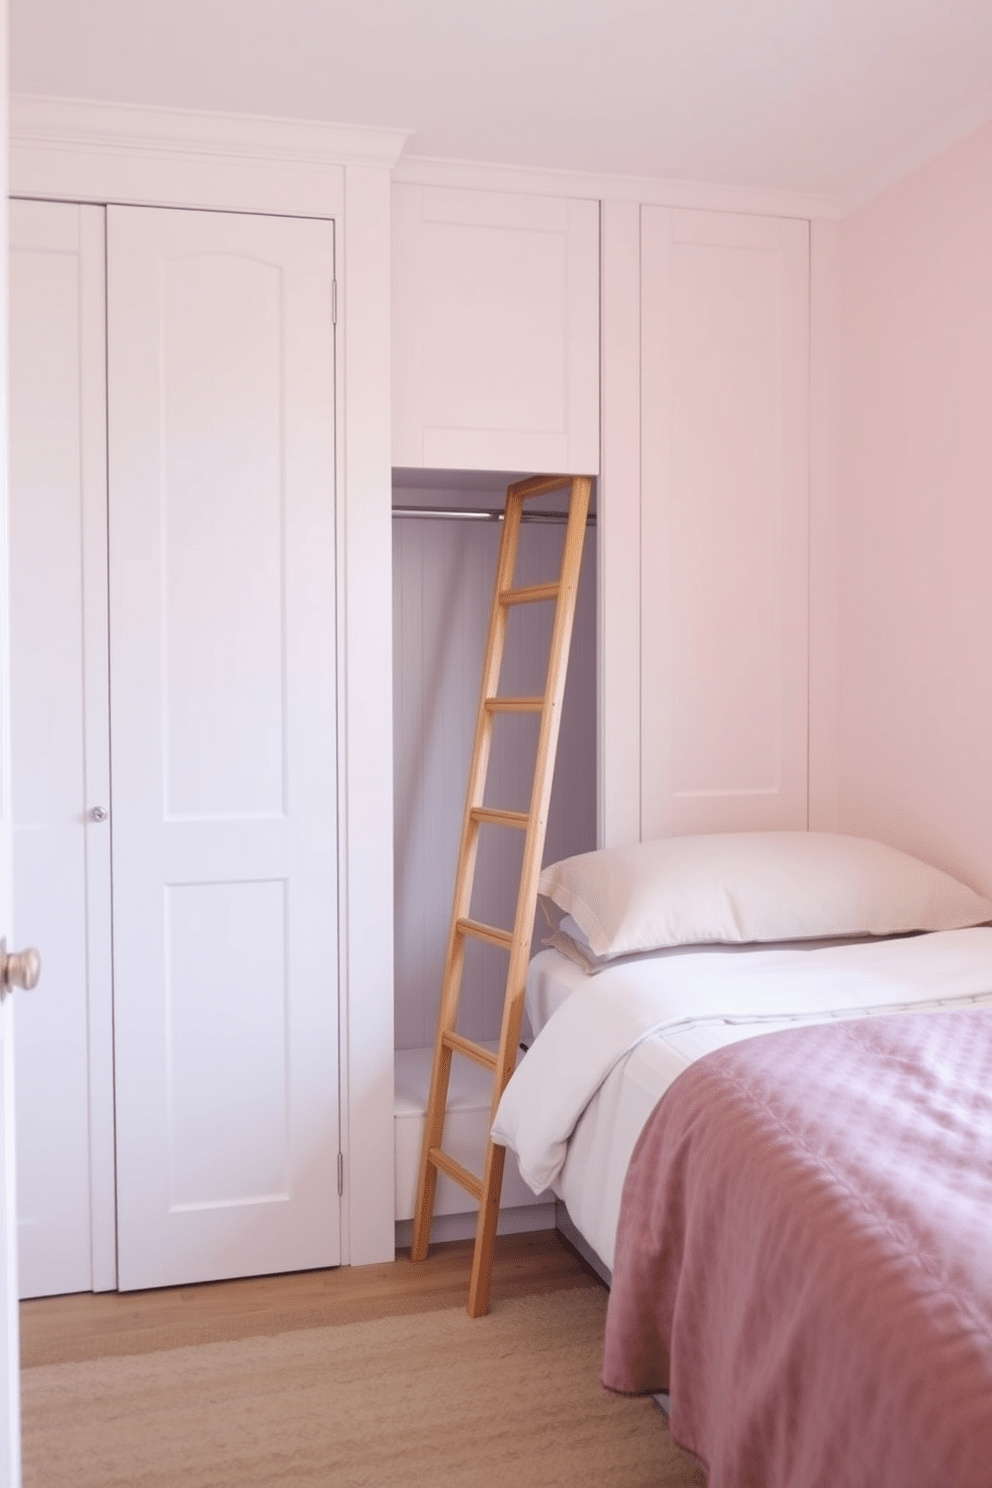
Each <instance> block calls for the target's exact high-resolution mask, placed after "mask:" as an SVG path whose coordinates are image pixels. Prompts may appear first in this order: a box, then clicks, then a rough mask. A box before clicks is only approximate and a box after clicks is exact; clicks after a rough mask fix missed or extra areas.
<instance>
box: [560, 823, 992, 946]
mask: <svg viewBox="0 0 992 1488" xmlns="http://www.w3.org/2000/svg"><path fill="white" fill-rule="evenodd" d="M539 892H540V893H541V895H542V896H544V898H545V899H547V900H550V901H551V903H552V904H554V905H555V906H557V908H558V910H559V911H562V912H564V913H565V914H567V915H570V916H571V917H572V919H573V920H574V921H575V924H576V926H577V927H578V929H579V931H580V932H581V936H582V937H583V938H584V940H585V942H586V943H587V944H588V947H589V949H590V950H591V952H592V954H593V957H595V958H596V960H597V962H598V961H600V960H602V959H603V958H607V959H612V958H613V957H615V956H628V955H632V954H635V953H637V952H643V951H652V950H658V949H661V948H664V947H667V946H679V945H705V944H713V943H722V944H742V943H745V942H752V941H761V942H765V941H781V940H786V941H787V940H809V939H820V938H825V937H837V936H855V935H898V934H902V933H905V932H907V931H910V930H955V929H958V928H960V927H961V926H963V925H977V924H981V923H983V922H984V921H986V920H992V903H990V902H989V901H988V900H987V899H983V898H982V897H981V896H980V895H978V894H976V893H975V892H974V890H972V889H969V888H968V887H967V886H966V885H965V884H962V883H959V882H958V881H957V879H954V878H951V877H950V875H949V874H947V873H942V872H941V871H940V869H939V868H931V867H930V866H929V864H927V863H921V862H920V861H919V859H918V858H912V857H910V856H909V855H908V853H903V852H899V851H898V850H897V849H896V848H894V847H886V846H885V845H884V844H883V843H881V842H872V841H869V840H868V839H867V838H864V837H842V836H837V835H834V834H832V833H827V832H733V833H726V834H719V835H716V834H714V835H706V836H699V837H664V838H661V839H659V840H657V841H655V842H639V843H632V844H631V845H630V846H627V847H614V848H607V849H605V850H604V851H603V852H593V853H581V854H580V855H579V856H578V857H574V858H566V859H565V860H564V861H563V862H561V863H554V864H552V865H551V866H550V867H548V868H545V869H544V871H543V873H542V874H541V880H540V884H539Z"/></svg>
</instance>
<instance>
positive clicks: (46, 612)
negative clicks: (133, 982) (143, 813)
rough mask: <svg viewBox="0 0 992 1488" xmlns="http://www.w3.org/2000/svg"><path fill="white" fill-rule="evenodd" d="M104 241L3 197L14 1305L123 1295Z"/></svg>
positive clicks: (63, 210) (78, 220) (57, 214)
mask: <svg viewBox="0 0 992 1488" xmlns="http://www.w3.org/2000/svg"><path fill="white" fill-rule="evenodd" d="M103 233H104V212H103V208H102V207H79V206H73V205H68V204H65V203H54V202H22V201H15V202H12V203H11V210H10V249H11V252H10V286H11V300H10V367H11V407H10V542H11V587H10V625H11V652H12V673H11V688H12V697H11V704H12V724H11V751H12V781H13V815H14V885H15V888H14V913H15V920H16V924H17V933H18V937H19V938H21V939H25V940H26V942H27V943H29V944H31V945H35V946H38V947H39V949H40V950H41V952H42V960H43V967H44V974H43V977H42V980H41V982H40V984H39V986H38V989H37V991H36V992H32V993H29V994H24V993H22V994H20V995H19V997H18V999H17V1004H16V1018H17V1059H16V1070H17V1078H16V1082H15V1088H16V1102H17V1169H18V1219H19V1247H20V1257H21V1261H20V1283H21V1295H22V1296H24V1297H35V1296H43V1295H47V1294H51V1293H56V1292H75V1291H89V1290H90V1289H95V1290H100V1289H105V1288H109V1287H113V1286H115V1285H116V1269H115V1266H116V1259H115V1235H114V1147H113V1143H114V1126H113V1121H114V1112H113V1083H112V1082H113V1029H112V1001H111V997H112V992H111V965H110V827H109V822H108V821H107V820H106V811H107V808H108V807H109V804H110V802H109V760H108V750H109V738H108V717H107V531H106V505H107V490H106V460H105V449H106V405H105V393H106V380H105V366H104V350H105V310H104V279H105V266H104V241H103ZM94 807H96V808H97V809H98V810H99V809H102V810H103V811H104V819H103V820H101V821H94V820H92V819H91V818H90V816H89V812H90V810H91V809H92V808H94ZM91 1193H92V1205H91Z"/></svg>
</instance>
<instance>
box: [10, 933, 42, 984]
mask: <svg viewBox="0 0 992 1488" xmlns="http://www.w3.org/2000/svg"><path fill="white" fill-rule="evenodd" d="M40 976H41V957H40V956H39V955H38V952H37V951H36V950H33V949H29V950H26V951H11V952H10V954H9V955H8V954H7V938H6V936H4V938H3V939H2V940H0V997H6V995H7V993H8V992H10V991H12V990H13V988H14V987H23V988H24V990H25V992H30V991H31V988H32V987H37V985H38V978H39V977H40Z"/></svg>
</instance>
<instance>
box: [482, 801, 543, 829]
mask: <svg viewBox="0 0 992 1488" xmlns="http://www.w3.org/2000/svg"><path fill="white" fill-rule="evenodd" d="M469 816H470V817H471V818H472V820H473V821H474V822H490V823H491V824H492V825H493V826H494V827H523V828H527V827H529V826H530V817H529V816H528V815H527V813H526V811H500V810H499V809H498V808H497V807H495V806H473V807H472V810H471V811H470V812H469Z"/></svg>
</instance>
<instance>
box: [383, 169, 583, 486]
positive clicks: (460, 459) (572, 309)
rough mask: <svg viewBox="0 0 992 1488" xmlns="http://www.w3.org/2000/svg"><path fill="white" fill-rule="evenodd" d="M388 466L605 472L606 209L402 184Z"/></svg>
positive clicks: (397, 207)
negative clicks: (602, 273)
mask: <svg viewBox="0 0 992 1488" xmlns="http://www.w3.org/2000/svg"><path fill="white" fill-rule="evenodd" d="M392 214H393V464H394V465H397V466H426V467H428V468H437V469H453V470H528V471H555V472H557V471H561V472H563V473H569V472H574V473H576V474H595V473H596V472H597V471H598V469H599V206H598V203H597V202H594V201H569V200H564V199H561V198H553V197H552V198H545V197H530V196H510V195H505V194H503V193H495V192H485V191H462V190H452V189H445V188H435V187H423V186H407V185H396V186H394V187H393V196H392Z"/></svg>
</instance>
